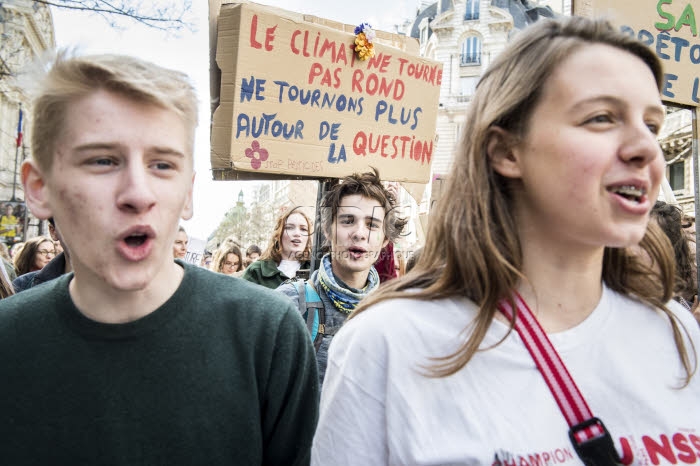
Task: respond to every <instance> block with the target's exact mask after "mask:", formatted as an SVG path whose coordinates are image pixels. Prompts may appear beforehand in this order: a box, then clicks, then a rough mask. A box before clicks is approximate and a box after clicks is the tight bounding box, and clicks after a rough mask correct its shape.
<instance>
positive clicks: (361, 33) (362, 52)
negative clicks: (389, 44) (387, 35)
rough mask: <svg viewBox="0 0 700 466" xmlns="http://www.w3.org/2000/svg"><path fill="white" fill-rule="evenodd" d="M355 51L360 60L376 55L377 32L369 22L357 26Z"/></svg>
mask: <svg viewBox="0 0 700 466" xmlns="http://www.w3.org/2000/svg"><path fill="white" fill-rule="evenodd" d="M355 34H356V35H355V52H357V58H358V59H360V60H363V61H364V60H367V59H368V58H371V57H373V56H374V44H373V43H372V42H373V41H374V37H375V32H374V29H372V26H370V25H369V24H367V23H362V24H360V25H359V26H357V27H356V28H355Z"/></svg>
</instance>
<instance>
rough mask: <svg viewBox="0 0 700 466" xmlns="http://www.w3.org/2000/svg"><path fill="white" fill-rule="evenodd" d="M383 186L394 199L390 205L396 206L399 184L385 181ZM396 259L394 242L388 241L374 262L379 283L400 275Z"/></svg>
mask: <svg viewBox="0 0 700 466" xmlns="http://www.w3.org/2000/svg"><path fill="white" fill-rule="evenodd" d="M384 186H385V187H386V189H387V191H388V192H389V193H390V194H391V195H392V199H394V203H393V204H392V207H393V208H396V203H397V202H398V198H399V184H398V183H396V182H385V183H384ZM396 259H397V258H396V253H395V251H394V243H393V242H391V241H390V242H388V243H387V245H386V246H384V247H383V248H382V252H381V253H380V254H379V259H378V260H377V262H375V263H374V268H375V269H376V270H377V273H378V274H379V282H380V283H384V282H387V281H389V280H392V279H394V278H396V277H399V276H400V275H399V272H398V270H397V267H398V265H399V264H398V262H397V260H396Z"/></svg>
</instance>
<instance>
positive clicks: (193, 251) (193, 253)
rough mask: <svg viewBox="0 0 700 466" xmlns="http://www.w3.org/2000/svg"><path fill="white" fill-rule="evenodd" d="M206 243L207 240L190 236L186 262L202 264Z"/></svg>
mask: <svg viewBox="0 0 700 466" xmlns="http://www.w3.org/2000/svg"><path fill="white" fill-rule="evenodd" d="M206 244H207V242H206V241H205V240H203V239H199V238H193V237H190V239H189V241H188V242H187V254H186V255H185V262H187V263H188V264H192V265H200V263H201V261H202V256H203V255H204V249H205V247H206Z"/></svg>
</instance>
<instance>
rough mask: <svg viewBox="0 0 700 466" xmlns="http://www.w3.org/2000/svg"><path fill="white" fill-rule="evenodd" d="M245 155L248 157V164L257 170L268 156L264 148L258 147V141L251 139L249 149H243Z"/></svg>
mask: <svg viewBox="0 0 700 466" xmlns="http://www.w3.org/2000/svg"><path fill="white" fill-rule="evenodd" d="M245 156H246V157H248V158H249V159H250V166H251V167H253V168H254V169H256V170H258V169H259V168H260V166H261V165H262V163H263V162H264V161H265V160H267V158H268V157H269V156H270V154H268V152H267V150H266V149H263V148H262V147H260V143H259V142H258V141H253V143H252V144H251V145H250V149H246V150H245Z"/></svg>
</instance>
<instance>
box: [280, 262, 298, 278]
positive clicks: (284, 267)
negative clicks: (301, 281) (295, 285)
mask: <svg viewBox="0 0 700 466" xmlns="http://www.w3.org/2000/svg"><path fill="white" fill-rule="evenodd" d="M277 268H278V269H279V270H280V271H281V272H282V273H283V274H285V275H286V276H287V277H289V278H294V277H295V276H296V274H297V270H299V269H300V268H301V262H299V261H288V260H282V261H280V265H278V266H277Z"/></svg>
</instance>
